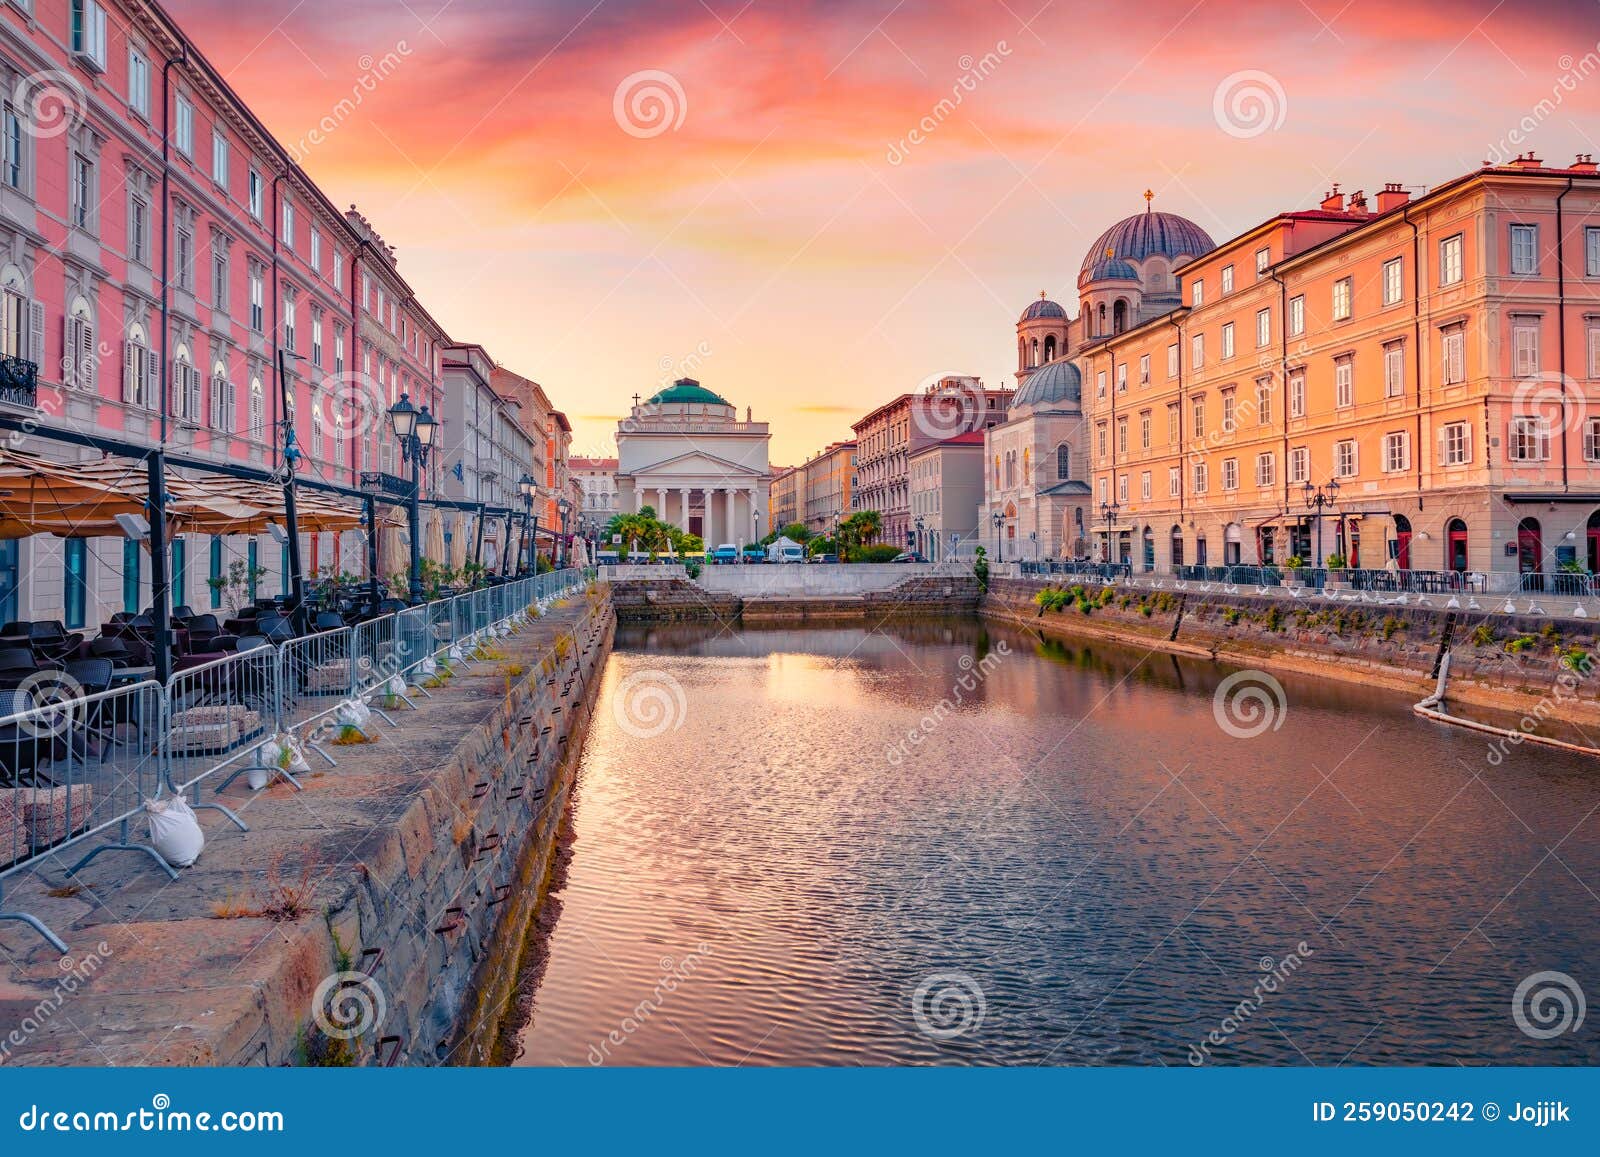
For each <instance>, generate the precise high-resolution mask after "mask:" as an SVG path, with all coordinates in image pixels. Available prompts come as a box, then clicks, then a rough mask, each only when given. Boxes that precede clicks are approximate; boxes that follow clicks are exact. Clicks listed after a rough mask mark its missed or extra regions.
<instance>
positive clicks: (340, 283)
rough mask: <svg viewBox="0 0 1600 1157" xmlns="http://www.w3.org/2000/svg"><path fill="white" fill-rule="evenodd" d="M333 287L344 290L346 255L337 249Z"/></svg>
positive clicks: (334, 259) (334, 260)
mask: <svg viewBox="0 0 1600 1157" xmlns="http://www.w3.org/2000/svg"><path fill="white" fill-rule="evenodd" d="M333 287H334V288H335V289H343V288H344V254H343V253H340V252H339V251H338V250H337V249H335V250H334V251H333Z"/></svg>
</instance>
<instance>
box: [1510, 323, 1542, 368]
mask: <svg viewBox="0 0 1600 1157" xmlns="http://www.w3.org/2000/svg"><path fill="white" fill-rule="evenodd" d="M1511 372H1512V374H1513V375H1514V376H1516V377H1519V378H1531V377H1535V376H1536V375H1537V374H1538V373H1539V323H1538V322H1536V321H1529V320H1526V319H1523V320H1519V321H1513V322H1512V323H1511Z"/></svg>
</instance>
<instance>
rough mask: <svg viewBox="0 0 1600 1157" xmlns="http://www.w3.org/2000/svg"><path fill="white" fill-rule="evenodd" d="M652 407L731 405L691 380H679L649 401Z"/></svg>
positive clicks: (726, 400)
mask: <svg viewBox="0 0 1600 1157" xmlns="http://www.w3.org/2000/svg"><path fill="white" fill-rule="evenodd" d="M650 404H651V405H653V406H673V405H704V406H731V405H732V404H733V403H732V402H730V401H728V399H726V398H724V397H721V396H720V395H717V394H714V393H712V392H711V391H710V390H708V389H706V388H705V387H704V386H702V385H701V384H700V383H699V382H697V381H695V380H694V379H693V378H679V379H678V380H677V381H675V382H673V383H672V384H671V385H670V386H668V387H667V388H666V389H664V390H662V391H661V392H660V393H658V394H656V395H655V396H654V397H653V398H651V399H650Z"/></svg>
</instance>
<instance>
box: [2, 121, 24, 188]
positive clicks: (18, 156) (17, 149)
mask: <svg viewBox="0 0 1600 1157" xmlns="http://www.w3.org/2000/svg"><path fill="white" fill-rule="evenodd" d="M5 138H6V139H5V158H4V165H5V181H6V184H7V185H9V186H10V187H11V188H13V189H20V188H22V158H23V156H24V155H25V154H24V151H23V144H22V139H23V138H22V117H21V115H20V114H18V112H17V110H16V107H15V106H14V105H12V103H11V102H10V101H7V102H6V104H5Z"/></svg>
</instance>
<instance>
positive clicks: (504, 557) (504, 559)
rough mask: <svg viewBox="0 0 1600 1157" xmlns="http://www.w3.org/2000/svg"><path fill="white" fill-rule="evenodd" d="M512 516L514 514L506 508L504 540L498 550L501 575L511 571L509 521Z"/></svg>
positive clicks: (510, 521)
mask: <svg viewBox="0 0 1600 1157" xmlns="http://www.w3.org/2000/svg"><path fill="white" fill-rule="evenodd" d="M514 517H515V516H514V515H513V514H512V513H511V511H510V509H509V508H508V509H507V510H506V540H505V542H504V543H503V544H502V545H501V550H500V573H501V575H508V574H510V573H511V523H512V519H513V518H514Z"/></svg>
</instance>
